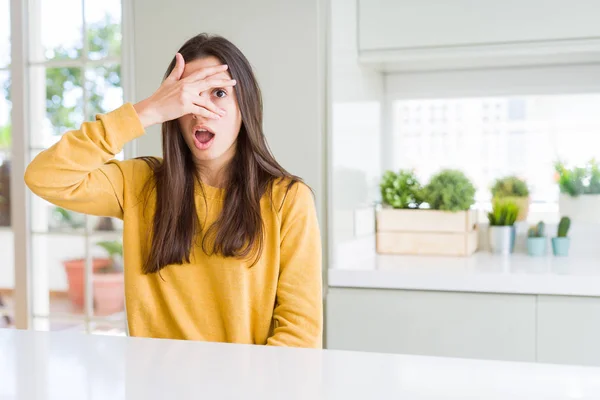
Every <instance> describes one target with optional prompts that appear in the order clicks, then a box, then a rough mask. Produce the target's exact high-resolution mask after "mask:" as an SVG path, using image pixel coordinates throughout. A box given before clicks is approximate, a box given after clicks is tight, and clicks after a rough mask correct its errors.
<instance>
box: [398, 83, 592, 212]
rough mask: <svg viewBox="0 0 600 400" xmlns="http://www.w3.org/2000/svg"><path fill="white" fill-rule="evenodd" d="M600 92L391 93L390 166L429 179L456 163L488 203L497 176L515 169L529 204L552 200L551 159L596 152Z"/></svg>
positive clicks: (578, 160) (571, 160)
mask: <svg viewBox="0 0 600 400" xmlns="http://www.w3.org/2000/svg"><path fill="white" fill-rule="evenodd" d="M599 109H600V94H561V95H531V96H527V95H525V96H501V97H471V98H444V99H418V100H396V101H394V102H393V113H394V125H393V139H394V159H393V163H394V168H395V169H400V168H409V169H415V170H416V172H417V174H418V175H419V177H420V178H421V179H422V180H423V181H427V180H428V179H429V178H430V177H431V176H432V175H433V174H434V173H436V172H437V171H439V170H440V169H441V168H458V169H461V170H462V171H463V172H465V173H466V174H467V175H468V176H469V177H470V178H471V179H472V181H473V183H474V184H475V186H476V187H477V194H476V201H477V202H478V203H479V204H487V203H488V202H489V201H490V199H491V193H490V190H489V189H490V187H491V185H492V183H493V181H494V180H495V179H496V178H499V177H501V176H505V175H509V174H515V175H517V176H519V177H522V178H524V179H525V180H526V181H527V183H528V185H529V187H530V191H531V200H532V203H533V204H532V210H535V207H536V206H537V207H538V210H541V209H548V205H555V204H557V202H558V194H559V189H558V186H557V184H556V182H555V180H554V163H555V162H556V161H557V160H564V161H565V162H567V163H568V164H585V163H586V162H588V161H590V160H591V159H592V158H596V159H600V114H599V113H598V112H597V110H599Z"/></svg>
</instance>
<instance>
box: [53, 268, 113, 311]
mask: <svg viewBox="0 0 600 400" xmlns="http://www.w3.org/2000/svg"><path fill="white" fill-rule="evenodd" d="M92 261H93V262H92V270H93V271H97V270H99V269H101V268H106V267H108V266H109V265H110V263H111V260H110V258H94V259H93V260H92ZM63 265H64V266H65V271H66V273H67V281H68V282H69V299H70V300H71V303H72V304H73V306H75V307H78V308H81V307H83V304H84V290H85V289H84V286H85V279H84V269H85V259H83V258H81V259H76V260H67V261H64V262H63Z"/></svg>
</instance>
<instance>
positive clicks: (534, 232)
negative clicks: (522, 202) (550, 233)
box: [527, 221, 546, 256]
mask: <svg viewBox="0 0 600 400" xmlns="http://www.w3.org/2000/svg"><path fill="white" fill-rule="evenodd" d="M527 253H528V254H529V255H530V256H543V255H545V254H546V225H545V224H544V222H542V221H540V222H538V223H537V225H534V226H532V227H530V228H529V230H528V231H527Z"/></svg>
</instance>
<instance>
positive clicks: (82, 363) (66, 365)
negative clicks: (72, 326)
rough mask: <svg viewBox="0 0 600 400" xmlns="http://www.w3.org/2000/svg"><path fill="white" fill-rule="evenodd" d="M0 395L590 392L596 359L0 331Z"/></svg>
mask: <svg viewBox="0 0 600 400" xmlns="http://www.w3.org/2000/svg"><path fill="white" fill-rule="evenodd" d="M0 355H1V356H0V399H2V400H8V399H11V400H12V399H19V400H30V399H31V400H33V399H36V400H49V399H57V400H58V399H60V400H63V399H76V400H87V399H89V400H91V399H103V400H105V399H111V400H118V399H129V400H138V399H139V400H153V399H161V400H162V399H177V400H181V399H211V400H217V399H235V400H240V399H248V400H254V399H255V400H269V399H277V400H280V399H302V400H314V399H340V400H352V399H369V400H370V399H402V400H412V399H415V400H416V399H419V400H422V399H461V400H464V399H486V400H489V399H502V400H507V399H527V400H535V399H544V400H546V399H553V400H559V399H599V398H600V368H592V367H577V366H557V365H544V364H525V363H511V362H497V361H477V360H460V359H450V358H434V357H419V356H402V355H391V354H387V355H386V354H376V353H358V352H342V351H331V350H325V351H321V350H305V349H289V348H288V349H286V348H272V347H264V346H246V345H228V344H215V343H201V342H185V341H171V340H150V339H135V338H125V337H107V336H95V335H85V334H78V333H57V332H54V333H46V332H33V331H15V330H0Z"/></svg>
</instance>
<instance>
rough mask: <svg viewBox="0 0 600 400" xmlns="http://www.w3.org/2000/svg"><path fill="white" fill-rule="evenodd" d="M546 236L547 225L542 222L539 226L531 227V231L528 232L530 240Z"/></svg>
mask: <svg viewBox="0 0 600 400" xmlns="http://www.w3.org/2000/svg"><path fill="white" fill-rule="evenodd" d="M545 235H546V224H544V222H542V221H540V222H538V223H537V225H534V226H532V227H530V228H529V231H528V232H527V236H529V237H530V238H541V237H544V236H545Z"/></svg>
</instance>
